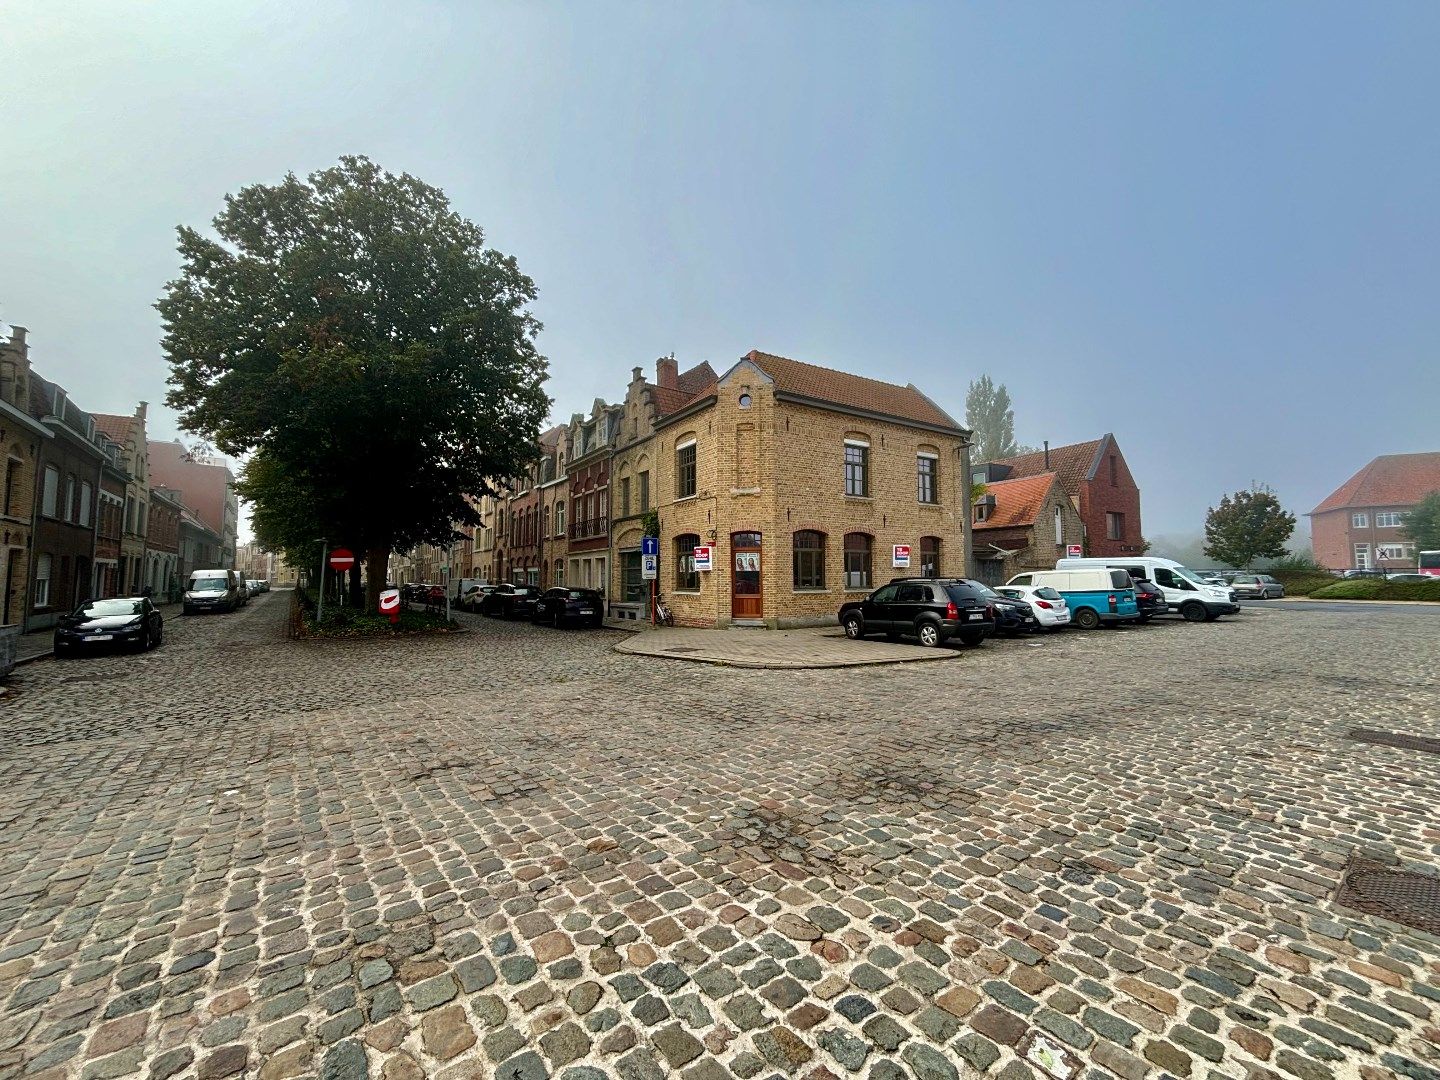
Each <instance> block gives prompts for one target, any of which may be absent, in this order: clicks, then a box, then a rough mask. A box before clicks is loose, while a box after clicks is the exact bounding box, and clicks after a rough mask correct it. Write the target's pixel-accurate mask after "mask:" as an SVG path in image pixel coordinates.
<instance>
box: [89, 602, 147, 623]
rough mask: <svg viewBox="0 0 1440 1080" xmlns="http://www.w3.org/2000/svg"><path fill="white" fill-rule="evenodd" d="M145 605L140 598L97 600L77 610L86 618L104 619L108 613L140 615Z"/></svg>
mask: <svg viewBox="0 0 1440 1080" xmlns="http://www.w3.org/2000/svg"><path fill="white" fill-rule="evenodd" d="M144 610H145V605H144V604H143V603H141V602H140V601H139V600H96V601H94V602H93V603H89V604H85V605H84V606H82V607H81V608H80V609H79V610H78V611H76V612H75V614H76V615H79V616H81V617H83V618H86V619H103V618H105V617H106V616H107V615H139V614H140V613H141V612H142V611H144Z"/></svg>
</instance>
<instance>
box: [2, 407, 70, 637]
mask: <svg viewBox="0 0 1440 1080" xmlns="http://www.w3.org/2000/svg"><path fill="white" fill-rule="evenodd" d="M0 436H3V438H0V487H3V485H4V483H5V477H6V470H7V468H8V465H9V461H10V459H12V458H13V459H14V460H16V461H17V462H19V466H18V468H17V470H16V474H15V475H16V482H15V488H14V494H13V496H12V499H13V511H12V513H11V514H9V515H6V514H5V513H4V510H5V492H4V491H3V490H0V589H3V588H4V587H5V578H6V569H7V563H8V566H9V574H10V596H9V603H8V605H7V604H6V602H5V601H6V598H5V597H3V596H0V625H18V624H22V623H24V622H25V617H26V615H28V614H29V613H30V610H31V604H30V562H31V558H32V556H33V551H32V549H31V541H32V540H33V538H34V531H33V524H34V507H35V485H36V482H37V480H36V475H37V468H38V465H39V461H40V441H39V438H38V437H37V436H36V435H34V434H33V433H31V432H29V431H25V430H23V429H20V428H19V426H18V425H16V424H12V423H11V422H10V421H9V420H8V418H4V417H0ZM58 575H59V568H58V567H56V568H52V570H51V579H52V588H53V581H54V579H55V578H56V577H57V576H58ZM7 609H8V612H9V618H8V620H7V618H6V611H7Z"/></svg>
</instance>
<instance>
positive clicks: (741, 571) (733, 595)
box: [730, 532, 765, 619]
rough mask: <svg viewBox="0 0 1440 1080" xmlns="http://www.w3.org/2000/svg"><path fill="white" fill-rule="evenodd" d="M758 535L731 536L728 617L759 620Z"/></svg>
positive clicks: (761, 601)
mask: <svg viewBox="0 0 1440 1080" xmlns="http://www.w3.org/2000/svg"><path fill="white" fill-rule="evenodd" d="M760 557H761V556H760V534H759V533H756V532H746V533H735V534H733V535H732V536H731V537H730V571H731V582H732V585H731V589H730V617H731V618H732V619H759V618H763V612H764V599H765V597H764V591H763V588H762V586H761V584H760V580H761V578H760Z"/></svg>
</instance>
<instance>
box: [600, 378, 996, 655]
mask: <svg viewBox="0 0 1440 1080" xmlns="http://www.w3.org/2000/svg"><path fill="white" fill-rule="evenodd" d="M677 366H678V365H676V364H675V363H674V362H673V359H667V360H662V361H661V362H660V364H659V365H658V366H657V375H656V381H655V383H653V384H647V383H644V382H643V380H641V379H639V377H638V373H637V375H636V376H635V377H632V380H631V385H630V388H629V391H628V392H627V400H626V412H625V416H624V418H623V420H622V429H623V427H624V425H625V424H629V425H631V426H630V428H629V429H628V431H627V433H626V438H627V440H628V441H627V442H626V444H625V445H624V449H622V450H620V451H619V452H618V456H619V457H621V458H623V464H624V466H626V472H625V473H624V474H622V473H621V472H620V465H621V463H622V462H620V461H617V463H616V471H615V475H616V477H617V479H618V480H620V481H621V482H622V484H623V480H624V479H625V478H626V477H628V478H629V479H630V480H631V489H630V491H631V497H632V500H634V501H632V503H631V506H630V507H627V509H628V510H629V511H630V512H629V513H627V514H626V516H625V521H624V524H623V525H618V526H617V529H616V532H615V535H614V539H613V543H614V547H615V553H616V567H615V569H614V571H613V572H612V574H611V582H610V589H609V590H608V591H609V594H610V596H611V597H612V600H611V603H610V605H609V607H610V614H611V615H612V617H620V618H624V617H640V615H639V612H643V610H644V604H645V602H646V601H645V595H644V594H645V589H644V585H643V582H641V583H640V584H638V585H637V582H638V581H640V578H639V570H640V561H641V560H640V538H641V536H642V535H644V534H645V531H646V530H645V529H644V528H643V525H644V524H646V521H645V516H646V515H647V514H648V512H649V510H651V509H653V510H654V512H655V514H656V517H658V522H654V521H650V522H648V523H649V524H650V525H651V526H652V527H654V526H656V525H657V524H658V535H659V546H660V561H659V582H658V587H659V590H660V592H661V593H662V594H663V595H664V597H665V599H666V601H667V603H668V604H669V606H670V609H671V610H672V612H673V613H674V615H675V620H676V622H677V624H681V625H688V626H714V627H721V626H768V627H781V628H783V627H790V626H807V625H822V624H826V623H830V622H833V621H834V618H835V611H836V609H837V608H838V607H839V605H840V604H841V603H842V602H844V601H845V600H848V599H851V598H857V597H861V596H864V595H865V594H866V593H868V592H870V591H871V590H872V589H874V588H875V587H876V586H877V585H878V584H880V583H882V582H884V581H887V580H889V579H890V578H891V577H894V576H911V575H915V574H925V575H947V574H949V575H961V574H964V573H966V572H967V566H968V564H969V557H970V506H969V484H970V461H969V439H968V432H966V431H965V429H964V428H962V427H961V426H960V424H959V423H957V422H956V421H955V420H954V418H952V417H951V416H950V415H949V414H948V413H946V412H945V411H944V410H943V409H941V408H940V407H939V406H938V405H936V404H935V403H934V402H933V401H932V400H931V399H930V398H928V397H926V396H925V394H924V393H922V392H921V391H920V390H919V389H918V388H917V387H915V386H914V385H906V386H899V385H896V384H893V383H886V382H881V381H879V380H876V379H867V378H862V377H860V376H856V375H850V374H847V373H845V372H840V371H835V370H833V369H830V368H825V367H820V366H817V365H814V364H808V363H803V362H801V361H797V360H791V359H788V358H785V357H780V356H774V355H771V354H769V353H763V352H759V351H752V352H750V353H747V354H746V355H745V356H744V357H742V358H741V359H740V360H739V361H738V362H737V363H736V364H735V365H733V366H732V367H731V368H729V369H728V370H727V371H725V372H724V373H723V374H721V375H719V376H718V377H717V376H715V375H714V373H713V371H711V370H709V369H708V365H702V366H700V367H698V368H692V369H690V370H689V371H687V372H686V373H685V374H684V375H683V376H682V375H681V374H680V372H679V371H678V370H677ZM647 428H648V431H649V434H648V436H647V435H646V434H645V431H646V430H647ZM642 474H643V475H644V477H645V480H644V485H645V489H646V490H645V492H644V498H643V499H636V498H635V496H636V491H637V486H638V485H639V483H640V482H641V481H640V477H641V475H642ZM647 504H648V505H647ZM642 505H646V507H647V508H646V510H644V511H642V510H640V509H639V507H640V506H642ZM636 517H639V518H640V519H641V521H640V522H637V521H636V520H635V519H636ZM702 546H704V547H708V548H709V549H710V551H711V553H712V560H711V563H710V568H709V569H705V568H704V567H703V566H702V565H697V561H696V558H695V554H694V553H695V549H696V548H697V547H702Z"/></svg>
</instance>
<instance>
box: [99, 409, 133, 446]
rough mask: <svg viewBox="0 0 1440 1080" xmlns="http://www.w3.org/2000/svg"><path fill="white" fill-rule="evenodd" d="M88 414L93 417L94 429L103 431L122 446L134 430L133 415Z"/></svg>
mask: <svg viewBox="0 0 1440 1080" xmlns="http://www.w3.org/2000/svg"><path fill="white" fill-rule="evenodd" d="M90 415H92V416H93V417H95V427H96V429H97V430H99V431H103V432H104V433H105V434H106V435H108V436H110V438H111V439H113V440H114V441H115V442H117V443H119V444H120V445H121V446H124V445H125V443H126V441H127V440H128V439H130V437H131V436H132V435H133V434H134V432H135V418H134V417H133V416H113V415H111V414H110V413H91V414H90Z"/></svg>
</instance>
